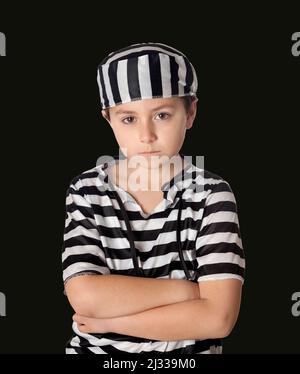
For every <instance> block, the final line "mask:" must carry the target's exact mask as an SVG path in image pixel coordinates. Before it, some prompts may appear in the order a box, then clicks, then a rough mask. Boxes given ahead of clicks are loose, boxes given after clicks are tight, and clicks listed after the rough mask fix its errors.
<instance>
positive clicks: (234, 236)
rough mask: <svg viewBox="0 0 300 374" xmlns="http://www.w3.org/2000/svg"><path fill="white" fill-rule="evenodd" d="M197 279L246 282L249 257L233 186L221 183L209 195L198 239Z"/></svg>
mask: <svg viewBox="0 0 300 374" xmlns="http://www.w3.org/2000/svg"><path fill="white" fill-rule="evenodd" d="M196 262H197V270H196V280H197V281H198V282H201V281H206V280H218V279H229V278H236V279H239V280H241V282H242V284H243V283H244V278H245V256H244V250H243V245H242V239H241V233H240V226H239V218H238V212H237V204H236V200H235V196H234V194H233V192H232V189H231V187H230V185H229V184H228V183H227V182H226V181H224V180H221V181H219V182H218V183H217V184H215V185H213V187H212V189H211V190H210V192H209V193H208V195H207V197H206V200H205V204H204V209H203V216H202V223H201V227H200V230H199V233H198V236H197V240H196Z"/></svg>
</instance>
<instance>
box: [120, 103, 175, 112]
mask: <svg viewBox="0 0 300 374" xmlns="http://www.w3.org/2000/svg"><path fill="white" fill-rule="evenodd" d="M162 108H172V109H174V108H175V106H174V105H171V104H167V105H160V106H158V107H156V108H153V109H152V112H154V111H155V110H159V109H162ZM136 113H137V112H135V111H134V110H123V109H119V110H117V111H116V112H115V114H136Z"/></svg>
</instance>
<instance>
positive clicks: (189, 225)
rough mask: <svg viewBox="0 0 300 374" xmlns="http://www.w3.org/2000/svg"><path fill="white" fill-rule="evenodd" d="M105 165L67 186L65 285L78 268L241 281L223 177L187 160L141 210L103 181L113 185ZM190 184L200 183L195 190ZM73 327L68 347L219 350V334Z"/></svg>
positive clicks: (232, 204) (241, 263) (74, 350)
mask: <svg viewBox="0 0 300 374" xmlns="http://www.w3.org/2000/svg"><path fill="white" fill-rule="evenodd" d="M107 167H108V164H107V163H105V164H100V165H98V166H96V167H94V168H92V169H90V170H88V171H85V172H83V173H82V174H80V175H79V176H77V177H75V178H74V179H73V180H72V181H71V183H70V186H69V188H68V191H67V196H66V224H65V232H64V243H63V248H62V267H63V281H64V283H65V284H66V282H67V281H68V279H70V278H71V277H74V276H79V275H82V274H123V275H141V276H145V277H150V278H165V279H171V278H172V279H187V277H189V278H188V279H191V280H192V281H194V282H201V281H206V280H215V279H228V278H236V279H239V280H240V281H241V282H242V283H243V282H244V275H245V258H244V251H243V246H242V241H241V235H240V228H239V220H238V215H237V206H236V201H235V197H234V194H233V192H232V189H231V187H230V185H229V184H228V182H226V181H225V180H224V179H223V178H221V177H220V176H218V175H216V174H213V173H211V172H209V171H207V170H204V169H200V168H198V167H196V166H195V165H193V164H192V163H189V164H188V165H187V166H186V167H185V168H184V169H183V171H182V172H180V173H179V174H180V178H178V176H179V174H177V175H176V176H174V177H173V178H172V179H171V181H170V182H169V183H165V184H164V185H163V186H162V191H163V196H164V198H163V200H162V201H161V202H160V203H159V204H158V205H157V206H156V207H155V209H154V210H153V211H152V212H151V213H150V214H145V213H144V212H143V210H142V208H141V207H140V205H139V204H138V203H137V202H136V200H135V199H134V198H133V197H132V196H131V195H130V194H129V193H127V192H126V191H125V190H123V189H121V188H119V187H117V186H116V185H114V184H113V186H114V189H115V191H111V190H110V189H109V188H108V183H109V184H110V185H112V184H111V181H109V180H108V175H107V172H106V170H107ZM182 175H183V177H182ZM195 185H197V186H201V188H200V189H199V190H196V189H195ZM116 192H117V194H116ZM125 210H126V211H125ZM124 214H125V215H126V216H127V217H128V222H130V228H129V227H128V222H127V223H126V220H125V218H124ZM178 245H179V247H181V248H178ZM133 246H134V247H133ZM132 251H135V253H134V254H133V252H132ZM140 272H141V273H140ZM191 323H192V321H191ZM72 329H73V336H72V337H71V338H70V340H69V341H68V343H67V346H66V353H68V354H78V353H96V354H114V353H147V352H151V353H170V352H171V353H221V352H222V343H221V340H220V339H208V340H178V341H158V340H153V339H146V338H139V337H132V336H127V335H121V334H116V333H103V334H96V333H93V334H91V333H90V334H87V333H82V332H80V331H79V330H78V326H77V323H76V322H73V325H72Z"/></svg>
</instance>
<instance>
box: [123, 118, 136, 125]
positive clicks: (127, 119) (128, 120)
mask: <svg viewBox="0 0 300 374" xmlns="http://www.w3.org/2000/svg"><path fill="white" fill-rule="evenodd" d="M133 119H134V117H132V116H130V117H126V118H123V119H122V120H121V121H122V122H123V123H125V124H126V125H129V124H130V123H132V122H133Z"/></svg>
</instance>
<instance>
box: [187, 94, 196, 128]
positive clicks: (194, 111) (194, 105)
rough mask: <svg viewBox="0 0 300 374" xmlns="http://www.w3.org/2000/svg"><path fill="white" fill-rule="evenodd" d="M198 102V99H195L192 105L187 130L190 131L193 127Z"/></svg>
mask: <svg viewBox="0 0 300 374" xmlns="http://www.w3.org/2000/svg"><path fill="white" fill-rule="evenodd" d="M197 102H198V98H195V99H194V100H193V101H192V103H191V106H190V110H189V113H188V115H187V121H186V128H187V129H190V128H191V127H192V126H193V122H194V119H195V117H196V114H197Z"/></svg>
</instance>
